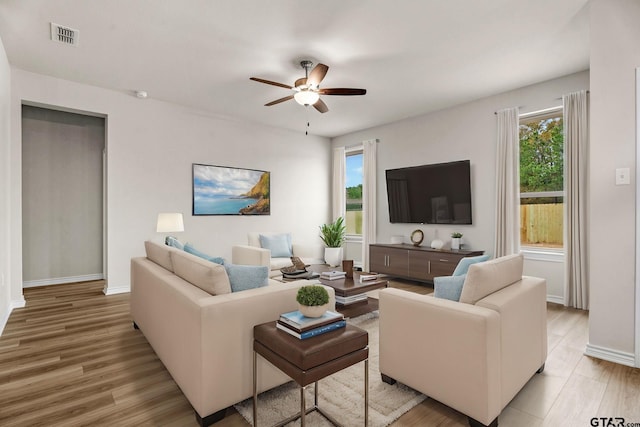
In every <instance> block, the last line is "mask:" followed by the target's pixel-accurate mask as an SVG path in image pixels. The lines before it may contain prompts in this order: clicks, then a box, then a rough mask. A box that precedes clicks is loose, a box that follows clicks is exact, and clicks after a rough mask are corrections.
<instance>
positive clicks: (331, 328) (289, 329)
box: [276, 319, 347, 340]
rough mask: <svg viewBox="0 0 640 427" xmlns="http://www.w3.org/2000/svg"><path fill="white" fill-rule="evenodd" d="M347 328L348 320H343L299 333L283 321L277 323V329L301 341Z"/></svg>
mask: <svg viewBox="0 0 640 427" xmlns="http://www.w3.org/2000/svg"><path fill="white" fill-rule="evenodd" d="M345 326H347V322H346V320H344V319H342V320H336V321H333V322H331V323H328V324H326V325H322V326H317V327H314V328H311V329H308V330H306V331H303V332H298V331H296V330H294V329H292V327H291V326H289V325H287V324H285V323H282V322H281V321H279V320H278V321H277V322H276V328H278V329H280V330H281V331H283V332H286V333H288V334H289V335H293V336H294V337H296V338H298V339H301V340H306V339H307V338H311V337H315V336H318V335H322V334H326V333H327V332H331V331H335V330H337V329H340V328H344V327H345Z"/></svg>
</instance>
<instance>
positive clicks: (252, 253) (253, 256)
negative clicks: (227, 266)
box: [231, 245, 271, 269]
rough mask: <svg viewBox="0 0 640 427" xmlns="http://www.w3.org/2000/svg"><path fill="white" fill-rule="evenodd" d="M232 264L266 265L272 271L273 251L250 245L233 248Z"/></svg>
mask: <svg viewBox="0 0 640 427" xmlns="http://www.w3.org/2000/svg"><path fill="white" fill-rule="evenodd" d="M231 262H232V263H233V264H239V265H264V266H266V267H269V269H271V251H270V250H269V249H263V248H256V247H255V246H249V245H235V246H232V247H231Z"/></svg>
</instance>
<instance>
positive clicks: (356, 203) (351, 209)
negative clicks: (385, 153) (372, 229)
mask: <svg viewBox="0 0 640 427" xmlns="http://www.w3.org/2000/svg"><path fill="white" fill-rule="evenodd" d="M345 160H346V161H345V163H346V175H347V176H346V180H345V181H346V189H345V191H346V199H347V204H346V208H347V209H346V210H347V211H346V214H345V225H346V227H347V234H348V235H356V236H362V165H363V163H362V162H363V156H362V152H355V153H347V155H346V159H345Z"/></svg>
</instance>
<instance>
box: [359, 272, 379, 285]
mask: <svg viewBox="0 0 640 427" xmlns="http://www.w3.org/2000/svg"><path fill="white" fill-rule="evenodd" d="M369 280H378V273H366V272H362V273H360V283H362V282H366V281H369Z"/></svg>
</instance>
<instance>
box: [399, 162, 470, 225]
mask: <svg viewBox="0 0 640 427" xmlns="http://www.w3.org/2000/svg"><path fill="white" fill-rule="evenodd" d="M386 179H387V198H388V200H389V220H390V221H391V222H392V223H420V224H471V223H472V221H471V218H472V216H471V171H470V162H469V160H460V161H456V162H449V163H437V164H431V165H422V166H413V167H407V168H400V169H387V170H386Z"/></svg>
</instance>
